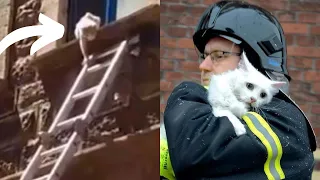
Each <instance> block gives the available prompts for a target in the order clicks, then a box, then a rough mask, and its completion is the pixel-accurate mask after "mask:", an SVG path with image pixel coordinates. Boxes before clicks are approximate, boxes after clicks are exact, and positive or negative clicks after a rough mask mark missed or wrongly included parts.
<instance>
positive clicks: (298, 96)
mask: <svg viewBox="0 0 320 180" xmlns="http://www.w3.org/2000/svg"><path fill="white" fill-rule="evenodd" d="M291 96H292V98H293V99H294V100H296V101H302V102H318V98H317V96H316V95H313V94H311V93H307V92H305V91H303V92H301V91H300V92H292V93H291Z"/></svg>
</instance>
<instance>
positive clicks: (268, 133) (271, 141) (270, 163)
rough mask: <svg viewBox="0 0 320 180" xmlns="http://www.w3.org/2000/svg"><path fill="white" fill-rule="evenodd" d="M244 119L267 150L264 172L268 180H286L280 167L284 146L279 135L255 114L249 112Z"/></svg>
mask: <svg viewBox="0 0 320 180" xmlns="http://www.w3.org/2000/svg"><path fill="white" fill-rule="evenodd" d="M242 118H243V120H244V121H245V122H246V123H247V125H248V127H249V129H250V130H251V131H252V132H253V133H254V134H255V135H256V136H257V137H258V138H259V139H260V141H261V142H262V144H263V145H264V146H265V147H266V149H267V154H268V157H267V160H266V162H265V164H264V172H265V174H266V175H267V178H268V179H269V180H277V179H279V178H280V179H284V178H285V175H284V172H283V170H282V168H281V165H280V159H281V157H282V146H281V143H280V140H279V138H278V137H277V135H276V134H275V133H274V132H273V131H272V129H271V128H270V126H269V125H268V123H267V122H266V121H265V120H264V119H263V118H262V117H261V116H260V115H259V114H257V113H255V112H249V113H248V114H246V115H244V116H243V117H242ZM272 147H273V148H272Z"/></svg>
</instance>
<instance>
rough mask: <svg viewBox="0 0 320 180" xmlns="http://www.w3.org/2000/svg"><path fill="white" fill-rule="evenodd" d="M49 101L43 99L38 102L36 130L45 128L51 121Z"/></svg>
mask: <svg viewBox="0 0 320 180" xmlns="http://www.w3.org/2000/svg"><path fill="white" fill-rule="evenodd" d="M50 108H51V103H50V102H49V101H43V102H41V104H39V112H38V113H39V114H38V121H39V124H38V130H37V131H38V132H39V131H44V130H47V129H48V128H49V126H50V124H51V122H52V118H51V116H50V115H51V112H50Z"/></svg>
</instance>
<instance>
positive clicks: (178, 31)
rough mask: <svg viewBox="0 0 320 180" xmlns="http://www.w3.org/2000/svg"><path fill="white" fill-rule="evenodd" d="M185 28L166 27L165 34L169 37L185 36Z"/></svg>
mask: <svg viewBox="0 0 320 180" xmlns="http://www.w3.org/2000/svg"><path fill="white" fill-rule="evenodd" d="M187 30H188V29H187V28H181V27H168V28H167V34H168V35H169V36H171V37H185V36H186V35H187Z"/></svg>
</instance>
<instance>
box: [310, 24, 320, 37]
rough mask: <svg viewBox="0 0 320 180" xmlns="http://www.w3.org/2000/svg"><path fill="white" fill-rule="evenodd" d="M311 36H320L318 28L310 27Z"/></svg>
mask: <svg viewBox="0 0 320 180" xmlns="http://www.w3.org/2000/svg"><path fill="white" fill-rule="evenodd" d="M311 34H314V35H320V26H313V27H311Z"/></svg>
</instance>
